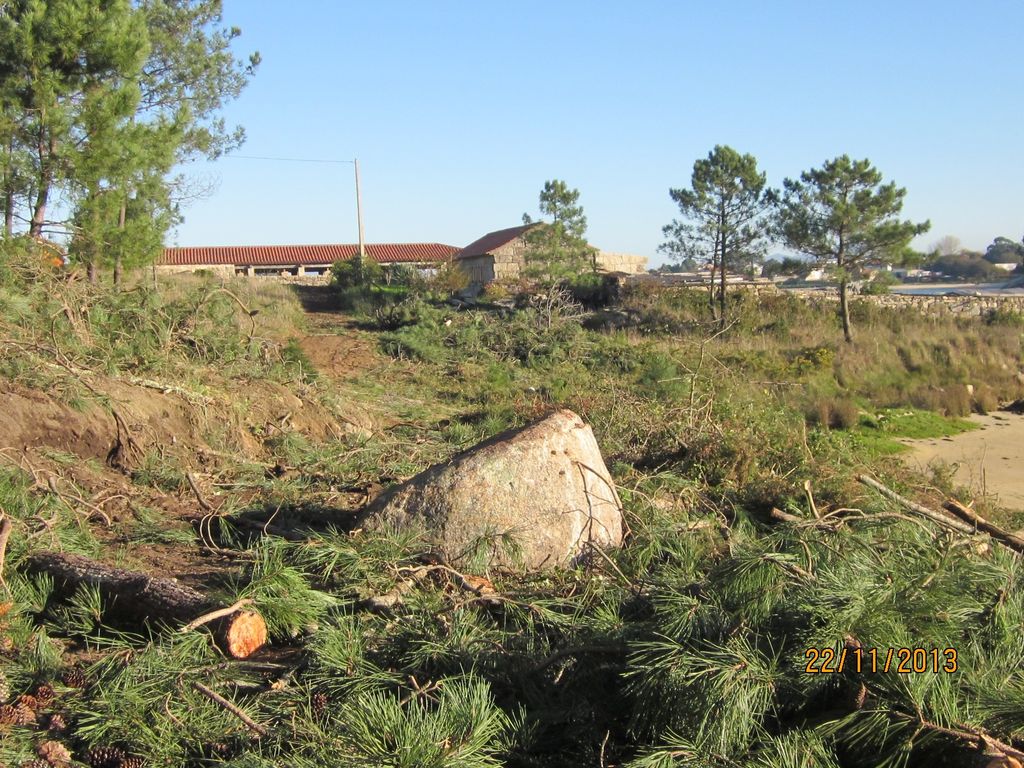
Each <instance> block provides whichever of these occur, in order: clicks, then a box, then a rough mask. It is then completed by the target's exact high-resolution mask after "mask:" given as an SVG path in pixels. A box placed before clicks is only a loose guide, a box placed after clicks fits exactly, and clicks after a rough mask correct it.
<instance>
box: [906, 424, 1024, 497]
mask: <svg viewBox="0 0 1024 768" xmlns="http://www.w3.org/2000/svg"><path fill="white" fill-rule="evenodd" d="M971 421H973V422H974V423H975V424H978V425H979V426H980V427H981V429H976V430H972V431H970V432H963V433H961V434H959V435H954V436H952V437H943V438H933V439H928V440H904V441H903V442H904V443H906V445H908V446H910V448H911V450H910V451H908V452H907V453H906V454H904V460H905V461H906V462H907V463H908V464H909V465H910V466H912V467H915V468H918V469H927V467H928V465H929V464H931V463H932V462H935V461H940V462H945V463H946V464H949V465H950V466H953V465H955V466H956V467H957V469H956V474H955V477H956V481H957V483H959V484H961V485H965V486H967V487H968V488H970V489H971V490H972V491H973V492H974V493H977V494H981V493H987V494H990V495H992V496H994V497H995V498H996V501H997V503H998V504H1000V505H1001V506H1003V507H1006V508H1008V509H1019V510H1024V416H1021V415H1017V414H1012V413H993V414H989V415H987V416H972V417H971Z"/></svg>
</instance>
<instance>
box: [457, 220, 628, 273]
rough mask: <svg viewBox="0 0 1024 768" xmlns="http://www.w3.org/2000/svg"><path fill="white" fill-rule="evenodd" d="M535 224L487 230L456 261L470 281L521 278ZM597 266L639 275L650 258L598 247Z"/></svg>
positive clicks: (461, 252)
mask: <svg viewBox="0 0 1024 768" xmlns="http://www.w3.org/2000/svg"><path fill="white" fill-rule="evenodd" d="M535 226H537V225H536V224H523V225H520V226H518V227H509V228H508V229H499V230H496V231H494V232H488V233H487V234H486V235H484V236H483V237H481V238H479V239H478V240H474V241H473V242H472V243H470V244H469V245H467V246H466V247H465V248H463V249H462V250H461V251H460V252H459V253H458V255H456V256H455V262H456V263H457V264H458V265H459V267H460V268H461V269H462V271H463V272H465V273H466V274H467V275H468V277H469V281H470V283H473V284H476V285H485V284H486V283H490V282H494V281H495V280H497V281H502V280H516V279H518V278H519V275H520V272H521V271H522V268H523V265H524V263H525V254H526V237H525V235H526V232H527V231H528V230H529V229H530V228H531V227H535ZM597 268H598V269H599V270H601V271H602V272H624V273H627V274H632V275H635V274H638V273H640V272H644V271H645V270H646V269H647V257H646V256H635V255H633V254H628V253H612V252H610V251H601V250H598V253H597Z"/></svg>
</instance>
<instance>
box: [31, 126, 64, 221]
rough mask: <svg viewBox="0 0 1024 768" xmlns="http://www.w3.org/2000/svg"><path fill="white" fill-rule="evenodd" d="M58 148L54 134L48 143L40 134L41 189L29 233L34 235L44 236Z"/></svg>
mask: <svg viewBox="0 0 1024 768" xmlns="http://www.w3.org/2000/svg"><path fill="white" fill-rule="evenodd" d="M44 117H45V115H44ZM56 149H57V143H56V141H55V140H54V138H53V136H52V135H51V136H50V140H49V142H48V143H47V142H46V140H45V138H44V136H42V135H40V137H39V191H38V192H37V193H36V202H35V205H34V206H33V207H32V222H31V223H30V224H29V228H28V233H29V234H30V235H31V236H32V237H42V236H43V224H45V223H46V204H47V202H48V201H49V199H50V185H51V184H52V183H53V153H54V152H55V151H56Z"/></svg>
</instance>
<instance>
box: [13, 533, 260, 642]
mask: <svg viewBox="0 0 1024 768" xmlns="http://www.w3.org/2000/svg"><path fill="white" fill-rule="evenodd" d="M28 569H29V570H30V571H34V572H36V573H46V574H48V575H50V576H51V577H53V580H54V585H55V587H56V591H57V594H58V596H64V597H66V596H70V595H71V594H73V593H74V591H75V590H76V589H77V588H78V587H81V586H91V587H94V588H96V589H98V590H99V592H100V595H101V596H102V597H103V601H104V605H105V611H104V619H106V620H109V621H110V622H111V623H127V624H134V625H135V626H137V625H138V624H140V623H149V624H153V625H156V624H166V625H169V626H174V625H181V624H187V623H189V622H193V621H194V620H195V619H197V618H201V617H203V616H205V615H207V614H209V613H211V612H215V611H217V609H218V608H221V607H222V606H220V605H218V604H217V603H216V602H215V601H213V600H211V599H210V598H208V597H207V596H206V595H203V594H202V593H201V592H197V591H196V590H194V589H192V588H191V587H188V586H185V585H184V584H181V583H179V582H178V581H177V579H167V578H157V577H155V576H150V575H148V574H145V573H141V572H139V571H128V570H124V569H122V568H114V567H112V566H109V565H105V564H103V563H99V562H96V561H95V560H91V559H89V558H88V557H82V556H81V555H68V554H62V553H59V552H40V553H37V554H34V555H32V556H30V557H29V558H28ZM208 626H209V627H210V629H211V630H212V632H213V635H214V638H215V639H216V641H217V644H218V645H219V646H220V647H221V648H222V649H223V650H224V651H225V652H226V653H227V654H228V655H230V656H231V657H233V658H236V659H244V658H246V657H247V656H249V655H251V654H252V653H253V652H255V651H256V650H257V649H259V648H261V647H262V646H263V645H265V644H266V642H267V625H266V622H265V621H264V620H263V617H262V616H260V615H259V614H258V613H256V612H255V611H243V610H238V611H234V612H233V613H230V614H229V615H227V616H221V617H219V618H217V619H215V620H213V621H210V622H209V623H208Z"/></svg>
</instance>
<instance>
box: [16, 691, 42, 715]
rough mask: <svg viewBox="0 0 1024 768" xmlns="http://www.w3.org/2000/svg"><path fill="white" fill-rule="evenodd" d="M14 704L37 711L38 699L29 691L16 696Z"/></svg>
mask: <svg viewBox="0 0 1024 768" xmlns="http://www.w3.org/2000/svg"><path fill="white" fill-rule="evenodd" d="M14 704H15V706H18V707H24V708H25V709H30V710H32V712H33V713H35V712H38V711H39V699H37V698H36V697H35V696H33V695H32V694H31V693H23V694H21V696H19V697H18V699H17V701H15V702H14Z"/></svg>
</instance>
